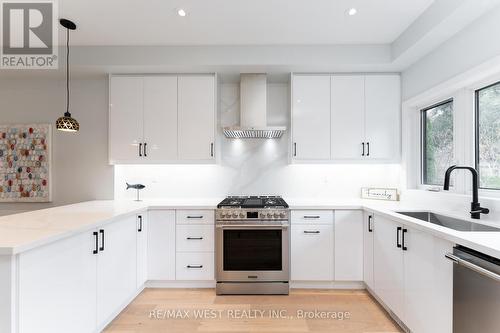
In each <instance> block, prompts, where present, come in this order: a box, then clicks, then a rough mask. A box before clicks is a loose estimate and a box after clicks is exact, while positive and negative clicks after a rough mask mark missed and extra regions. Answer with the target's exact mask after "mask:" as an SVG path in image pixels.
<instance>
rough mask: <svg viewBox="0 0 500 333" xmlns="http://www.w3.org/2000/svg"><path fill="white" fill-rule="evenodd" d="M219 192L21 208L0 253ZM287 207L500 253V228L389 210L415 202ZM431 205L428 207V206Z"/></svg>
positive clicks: (411, 207)
mask: <svg viewBox="0 0 500 333" xmlns="http://www.w3.org/2000/svg"><path fill="white" fill-rule="evenodd" d="M221 200H222V198H201V199H191V198H189V199H182V198H179V199H154V200H144V201H141V202H135V201H131V200H103V201H88V202H82V203H78V204H73V205H67V206H60V207H54V208H48V209H42V210H36V211H31V212H27V213H21V214H14V215H7V216H2V217H0V255H13V254H17V253H21V252H24V251H28V250H30V249H33V248H36V247H39V246H42V245H44V244H49V243H51V242H54V241H56V240H58V239H62V238H65V237H69V236H71V235H75V234H78V233H80V232H84V231H87V230H91V229H93V228H97V227H99V226H101V225H104V224H106V223H109V222H111V221H113V220H115V219H117V218H121V217H126V216H129V215H132V214H137V213H140V212H143V211H145V210H146V209H215V208H216V206H217V204H218V203H219V202H220V201H221ZM286 201H287V202H288V204H289V205H290V209H294V210H300V209H337V210H340V209H365V210H369V211H372V212H374V213H376V214H380V215H382V216H385V217H387V218H390V219H392V220H395V221H397V222H399V223H401V224H404V225H407V226H408V227H413V228H415V229H418V230H421V231H424V232H427V233H430V234H432V235H435V236H436V237H440V238H443V239H446V240H448V241H450V242H453V243H455V244H460V245H463V246H466V247H469V248H472V249H475V250H477V251H480V252H483V253H485V254H488V255H490V256H493V257H496V258H500V232H462V231H455V230H452V229H449V228H445V227H441V226H438V225H434V224H431V223H427V222H424V221H420V220H417V219H414V218H411V217H407V216H404V215H401V214H397V213H396V212H395V211H398V210H400V211H415V210H426V209H425V208H424V207H419V206H418V205H416V204H411V203H407V202H405V203H402V202H385V201H375V200H362V199H351V200H344V199H337V198H331V199H326V198H325V199H309V198H307V199H302V198H286ZM433 211H434V210H433ZM438 212H439V213H442V214H444V215H448V216H454V217H457V218H461V219H467V220H469V221H472V222H476V223H478V222H479V223H484V224H488V225H492V226H496V227H500V221H489V222H482V221H477V220H470V219H469V218H468V217H467V216H466V215H465V214H466V210H465V209H464V212H462V213H463V214H461V215H457V213H456V212H455V213H454V212H446V211H438Z"/></svg>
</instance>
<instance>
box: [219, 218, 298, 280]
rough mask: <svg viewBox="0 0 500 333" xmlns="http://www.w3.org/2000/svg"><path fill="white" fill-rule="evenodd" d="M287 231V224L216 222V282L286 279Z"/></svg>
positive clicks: (287, 277)
mask: <svg viewBox="0 0 500 333" xmlns="http://www.w3.org/2000/svg"><path fill="white" fill-rule="evenodd" d="M288 233H289V230H288V225H217V226H216V267H217V276H216V278H217V281H218V282H255V281H288V280H289V277H290V271H289V234H288Z"/></svg>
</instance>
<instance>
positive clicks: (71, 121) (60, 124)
mask: <svg viewBox="0 0 500 333" xmlns="http://www.w3.org/2000/svg"><path fill="white" fill-rule="evenodd" d="M59 23H60V24H61V25H62V26H63V27H65V28H66V112H65V113H64V116H62V117H59V118H58V119H57V120H56V128H57V129H58V130H59V131H64V132H78V130H80V124H78V121H76V119H75V118H73V117H71V113H69V31H70V30H75V29H76V24H75V23H73V22H72V21H70V20H66V19H60V20H59Z"/></svg>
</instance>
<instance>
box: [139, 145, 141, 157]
mask: <svg viewBox="0 0 500 333" xmlns="http://www.w3.org/2000/svg"><path fill="white" fill-rule="evenodd" d="M139 157H142V143H139Z"/></svg>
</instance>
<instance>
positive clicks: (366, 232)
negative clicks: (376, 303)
mask: <svg viewBox="0 0 500 333" xmlns="http://www.w3.org/2000/svg"><path fill="white" fill-rule="evenodd" d="M374 230H375V219H374V215H373V213H372V212H364V214H363V281H364V282H365V283H366V285H367V286H368V288H370V289H371V290H374V283H373V233H374Z"/></svg>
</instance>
